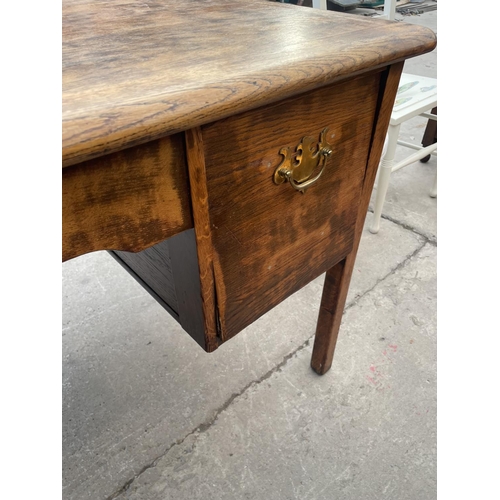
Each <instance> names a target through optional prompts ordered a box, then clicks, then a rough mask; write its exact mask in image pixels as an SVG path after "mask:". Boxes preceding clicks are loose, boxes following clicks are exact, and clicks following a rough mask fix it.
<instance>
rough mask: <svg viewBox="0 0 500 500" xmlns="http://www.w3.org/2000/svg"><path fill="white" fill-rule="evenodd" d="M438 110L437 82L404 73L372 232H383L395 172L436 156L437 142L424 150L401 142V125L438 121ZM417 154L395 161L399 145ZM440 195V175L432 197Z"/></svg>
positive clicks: (380, 177)
mask: <svg viewBox="0 0 500 500" xmlns="http://www.w3.org/2000/svg"><path fill="white" fill-rule="evenodd" d="M436 106H437V80H436V79H435V78H427V77H423V76H418V75H411V74H408V73H403V74H402V75H401V80H400V82H399V89H398V93H397V95H396V101H395V103H394V108H393V111H392V115H391V120H390V122H389V129H388V132H387V139H386V144H385V147H384V150H385V152H384V153H382V155H383V157H382V161H381V162H380V165H379V170H378V179H377V182H376V197H375V205H374V209H373V219H372V225H371V227H370V231H371V232H372V233H378V231H379V229H380V217H381V215H382V208H383V206H384V201H385V197H386V194H387V188H388V187H389V181H390V177H391V173H392V172H396V171H397V170H399V169H400V168H403V167H406V166H407V165H410V164H412V163H415V162H416V161H418V160H421V159H422V158H425V157H426V156H428V155H429V154H436V149H437V142H435V143H434V144H431V145H430V146H426V147H422V146H420V145H416V144H412V143H409V142H406V141H402V140H400V139H398V137H399V130H400V127H401V124H402V123H403V122H405V121H407V120H410V119H412V118H414V117H416V116H419V115H420V116H423V117H425V118H428V119H431V120H437V116H436V115H433V114H431V113H430V112H429V111H430V110H432V109H433V108H435V107H436ZM398 144H399V145H401V146H404V147H406V148H411V149H415V150H417V152H416V153H413V154H411V155H409V156H408V157H406V158H404V159H403V160H401V161H399V162H397V163H396V162H395V161H394V156H395V154H396V146H397V145H398ZM436 195H437V174H436V176H435V178H434V184H433V186H432V188H431V190H430V196H432V197H436Z"/></svg>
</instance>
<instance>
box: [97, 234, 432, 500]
mask: <svg viewBox="0 0 500 500" xmlns="http://www.w3.org/2000/svg"><path fill="white" fill-rule="evenodd" d="M417 234H419V233H417ZM420 236H422V237H423V240H424V241H423V242H422V244H421V245H420V246H419V247H418V248H416V249H415V250H414V251H413V252H412V253H411V254H409V255H408V256H407V257H406V258H405V259H404V260H402V261H401V262H400V263H398V264H397V265H396V266H395V267H394V268H392V269H391V270H390V271H389V272H388V273H387V274H386V275H385V276H383V277H382V278H380V279H378V280H377V281H376V283H375V284H374V285H373V286H372V287H371V288H369V289H368V290H366V291H364V292H363V293H362V294H360V295H357V296H356V297H355V298H354V299H353V300H351V301H350V302H349V303H348V304H346V306H345V308H344V312H343V313H342V314H343V315H344V314H345V313H346V311H347V310H349V309H350V308H351V307H353V306H355V305H356V304H357V303H358V302H359V301H360V300H361V299H362V298H363V297H364V296H365V295H367V294H368V293H370V292H371V291H373V290H374V289H375V288H376V287H377V286H378V285H379V284H380V283H381V282H383V281H385V280H386V279H387V278H388V277H389V276H391V275H393V274H394V273H396V272H397V271H398V270H400V269H402V268H403V267H405V266H406V265H407V264H408V263H409V262H410V261H411V259H412V258H413V257H415V255H417V254H418V253H419V252H420V251H421V250H422V249H423V248H424V247H425V245H427V244H431V245H434V242H433V241H432V240H429V239H428V238H427V237H426V236H425V235H420ZM313 339H314V334H313V335H311V336H310V337H309V338H308V339H307V340H306V341H304V342H303V343H302V344H301V345H299V346H298V347H297V348H296V349H294V350H293V351H292V352H290V353H289V354H287V355H286V356H284V357H283V359H282V360H281V361H280V362H279V363H278V364H277V365H276V366H274V367H273V368H271V369H270V370H268V371H267V372H266V373H265V374H264V375H262V376H261V377H259V378H258V379H257V380H253V381H251V382H249V383H248V384H247V385H245V386H244V387H243V388H242V389H241V390H240V391H238V392H235V393H233V394H232V395H231V396H230V397H229V398H228V399H227V400H226V401H225V402H224V403H223V404H222V405H221V406H219V408H217V409H216V410H215V411H214V413H213V415H212V417H211V418H210V419H208V420H207V421H205V422H203V423H201V424H199V425H197V426H196V427H195V428H194V429H193V430H191V431H190V432H189V433H188V434H186V435H185V436H184V437H183V438H180V439H178V440H177V441H175V442H174V443H172V444H171V445H170V446H168V447H167V448H166V449H165V450H164V451H163V453H161V454H160V455H159V456H158V457H156V458H155V459H154V460H153V461H151V462H150V463H149V464H147V465H145V466H144V467H143V468H142V469H141V470H140V471H139V472H138V473H137V474H135V475H134V476H133V477H132V478H131V479H129V480H128V481H127V482H125V484H124V485H123V486H121V487H120V488H119V489H118V490H116V491H115V492H114V493H112V494H111V495H110V496H108V497H107V498H106V500H114V499H116V498H118V497H119V496H120V495H121V494H122V493H125V492H126V491H127V490H128V489H129V488H130V486H131V485H132V484H133V483H134V481H135V480H136V479H138V478H139V477H140V476H141V475H142V474H143V473H144V472H146V471H147V470H148V469H151V468H153V467H155V466H156V465H157V464H158V462H159V461H160V460H161V459H162V458H163V457H164V456H165V455H166V454H167V453H168V452H169V451H170V450H171V449H172V448H174V447H175V446H179V445H181V444H182V443H183V442H184V441H185V440H186V439H188V438H189V437H190V436H193V435H199V434H201V433H204V432H206V431H207V430H208V429H210V427H211V426H212V425H213V424H214V422H215V421H216V420H217V419H218V417H219V415H220V414H221V413H223V412H224V411H225V410H227V408H229V406H231V404H232V403H233V402H234V400H235V399H237V398H239V397H240V396H243V394H245V392H246V391H248V389H250V388H251V387H254V386H257V385H259V384H261V383H262V382H264V381H265V380H267V379H269V378H270V377H272V376H273V375H274V374H275V373H276V372H278V371H280V369H281V368H283V366H285V365H286V364H287V363H288V361H290V360H291V359H292V358H294V357H296V356H297V355H298V354H299V353H300V352H301V351H302V350H304V349H305V348H306V347H308V346H309V345H310V344H311V341H312V340H313Z"/></svg>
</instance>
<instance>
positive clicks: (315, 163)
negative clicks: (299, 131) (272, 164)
mask: <svg viewBox="0 0 500 500" xmlns="http://www.w3.org/2000/svg"><path fill="white" fill-rule="evenodd" d="M327 133H328V128H325V129H323V131H322V132H321V135H320V138H319V142H318V143H317V145H315V141H314V139H313V138H312V137H304V138H303V139H302V140H301V141H300V143H299V145H298V146H297V147H296V148H295V151H294V152H290V148H289V147H284V148H281V149H280V155H283V156H284V159H283V161H282V162H281V163H280V164H279V165H278V167H277V168H276V170H275V171H274V182H275V183H276V184H282V183H283V182H286V181H288V182H289V183H290V185H291V186H292V187H293V189H295V190H297V191H300V192H301V193H304V192H305V190H306V189H307V188H309V187H311V186H312V185H313V184H315V183H316V182H317V181H318V180H319V178H320V177H321V175H322V174H323V172H324V170H325V167H326V161H327V159H328V157H329V156H331V154H332V146H331V144H329V143H328V141H327V140H326V134H327ZM318 168H320V171H319V172H318V174H317V175H315V176H314V177H313V178H311V175H312V174H313V172H315V171H316V170H317V169H318Z"/></svg>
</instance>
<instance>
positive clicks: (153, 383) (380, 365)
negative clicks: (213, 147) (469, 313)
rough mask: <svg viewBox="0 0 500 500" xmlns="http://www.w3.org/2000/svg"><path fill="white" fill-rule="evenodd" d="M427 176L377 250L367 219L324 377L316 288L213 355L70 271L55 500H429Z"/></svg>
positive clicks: (141, 304) (430, 251)
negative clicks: (316, 367)
mask: <svg viewBox="0 0 500 500" xmlns="http://www.w3.org/2000/svg"><path fill="white" fill-rule="evenodd" d="M398 19H401V20H402V21H401V22H412V23H418V24H423V25H425V26H428V27H430V28H432V29H434V30H436V20H437V11H433V12H428V13H425V14H422V15H420V16H412V17H404V18H403V17H402V16H398ZM405 71H406V72H410V73H416V74H422V75H425V76H436V51H434V52H433V53H431V54H428V55H425V56H421V57H419V58H415V59H412V60H410V61H407V63H406V65H405ZM424 126H425V121H424V120H420V119H415V120H413V121H412V122H410V123H407V124H405V125H404V126H403V129H402V133H403V134H404V135H405V136H406V137H407V138H410V139H411V138H414V139H415V141H416V142H418V141H419V139H420V138H421V136H422V133H423V129H424ZM403 152H405V150H404V149H401V150H400V151H398V155H401V154H403ZM436 164H437V159H436V158H432V159H431V160H430V161H429V162H428V163H427V164H422V163H415V164H414V165H410V166H408V167H406V168H404V169H402V170H400V171H398V172H396V173H394V174H393V176H392V180H391V185H390V187H389V192H388V195H387V201H386V204H385V207H384V215H383V220H382V224H381V230H380V232H379V234H377V235H373V234H371V233H370V232H369V231H368V229H367V227H368V224H369V221H370V219H371V213H368V216H367V225H366V227H365V231H364V233H363V237H362V241H361V246H360V250H359V254H358V259H357V263H356V268H355V271H354V275H353V280H352V284H351V289H350V292H349V297H348V301H347V306H346V310H345V312H344V321H343V323H342V327H341V333H340V336H339V341H338V344H337V349H336V355H335V359H334V364H333V367H332V369H331V371H330V372H328V373H327V374H326V375H324V376H323V377H319V376H317V375H316V374H315V373H314V372H312V370H311V369H310V367H309V361H310V356H311V348H312V339H313V335H314V328H315V324H316V319H317V313H318V307H319V301H320V297H321V290H322V284H323V277H320V278H318V279H317V280H315V281H313V282H312V283H310V284H309V285H308V286H306V287H305V288H303V289H302V290H300V291H299V292H297V293H296V294H294V295H293V296H292V297H290V298H289V299H287V300H286V301H284V302H283V303H282V304H280V305H279V306H278V307H276V308H275V309H273V310H272V311H270V312H269V313H268V314H266V315H265V316H263V317H262V318H260V319H259V320H258V321H256V322H255V323H254V324H252V325H251V326H250V327H248V328H247V329H246V330H244V331H243V332H241V333H240V334H239V335H237V336H236V337H235V338H234V339H232V340H231V341H230V342H228V343H227V344H225V345H223V346H222V347H221V348H219V349H218V350H217V351H216V352H215V353H213V354H206V353H205V352H203V351H202V350H201V349H200V348H199V347H198V345H197V344H195V342H194V341H192V340H191V339H190V337H189V336H188V335H187V334H186V333H184V332H183V331H182V329H181V328H180V327H179V325H178V324H177V323H176V322H175V321H174V320H173V319H172V318H171V317H170V316H169V315H168V314H167V313H166V312H165V311H164V310H163V309H162V307H160V306H159V305H158V304H157V303H156V302H155V301H154V300H153V299H152V298H151V297H150V296H149V295H148V294H147V293H146V292H145V291H144V290H143V289H142V288H141V287H140V286H139V285H138V284H137V283H136V282H135V281H134V280H133V279H132V278H131V277H130V276H129V275H128V274H127V273H126V272H125V271H124V270H123V269H122V268H121V267H120V266H119V265H118V264H117V263H116V262H115V261H114V260H113V259H112V258H111V257H110V256H108V255H107V254H106V253H104V252H97V253H94V254H89V255H85V256H82V257H79V258H77V259H74V260H71V261H69V262H66V263H65V264H64V265H63V295H64V297H63V498H64V499H67V500H69V499H71V500H83V499H92V500H111V499H114V498H117V499H134V500H148V499H151V500H152V499H155V500H156V499H158V500H159V499H184V498H186V499H188V498H189V499H198V498H200V499H201V498H203V499H252V500H260V499H267V498H273V499H277V500H281V499H301V500H307V499H311V500H320V499H354V500H363V499H371V500H373V499H379V498H384V499H386V498H387V499H398V500H404V499H408V500H417V499H432V498H436V252H437V246H436V245H437V234H436V220H437V217H436V200H435V199H432V198H430V197H429V196H428V190H429V188H430V186H431V184H432V180H433V175H434V172H435V169H436Z"/></svg>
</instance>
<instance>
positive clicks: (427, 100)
mask: <svg viewBox="0 0 500 500" xmlns="http://www.w3.org/2000/svg"><path fill="white" fill-rule="evenodd" d="M326 1H327V0H313V7H314V8H320V9H326V8H327V6H326ZM396 4H397V0H385V2H384V12H383V14H382V15H380V16H378V19H388V20H390V21H394V20H395V17H396ZM435 107H437V80H436V79H435V78H427V77H423V76H418V75H411V74H408V73H403V74H402V75H401V80H400V84H399V89H398V94H397V96H396V101H395V103H394V108H393V112H392V115H391V120H390V124H389V129H388V132H387V138H386V143H385V145H384V151H383V153H382V161H381V162H380V165H379V170H378V173H377V181H376V183H375V189H376V197H375V206H374V216H373V219H372V225H371V227H370V231H371V232H372V233H378V231H379V229H380V218H381V215H382V208H383V206H384V202H385V197H386V194H387V188H388V187H389V181H390V177H391V173H392V172H395V171H396V170H399V169H400V168H403V167H406V166H408V165H410V164H412V163H415V162H416V161H418V160H421V159H422V158H425V157H426V156H428V155H429V154H436V149H437V142H436V143H434V144H431V145H430V146H426V147H422V146H420V145H417V144H412V143H409V142H405V141H402V140H400V139H398V137H399V130H400V127H401V124H402V123H403V122H405V121H407V120H410V119H412V118H415V117H416V116H419V115H420V116H423V117H426V118H428V119H431V120H437V116H436V115H433V114H431V113H430V111H431V110H432V109H433V108H435ZM398 144H399V145H400V146H404V147H406V148H410V149H414V150H417V151H416V153H413V154H411V155H409V156H408V157H406V158H405V159H403V160H401V161H399V162H397V163H395V161H394V157H395V153H396V146H397V145H398ZM430 196H432V197H436V196H437V174H436V176H435V178H434V184H433V186H432V188H431V190H430Z"/></svg>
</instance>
